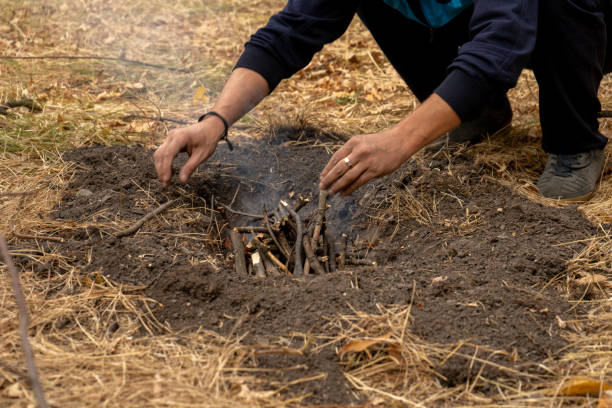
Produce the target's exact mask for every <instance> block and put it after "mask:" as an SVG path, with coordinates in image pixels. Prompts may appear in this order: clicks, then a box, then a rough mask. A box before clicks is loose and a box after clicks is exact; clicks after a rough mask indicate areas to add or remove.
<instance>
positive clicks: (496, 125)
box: [424, 97, 512, 152]
mask: <svg viewBox="0 0 612 408" xmlns="http://www.w3.org/2000/svg"><path fill="white" fill-rule="evenodd" d="M511 123H512V108H511V107H510V102H509V101H508V98H507V97H504V98H503V99H502V102H501V104H500V105H497V106H488V107H486V108H485V109H484V110H483V112H482V114H481V115H480V116H479V117H478V118H476V119H474V120H471V121H469V122H464V123H462V124H461V125H459V126H457V127H456V128H455V129H453V130H451V131H450V132H448V133H447V134H445V135H444V136H442V137H441V138H439V139H438V140H435V141H434V142H432V143H431V144H430V145H429V146H427V147H425V149H424V150H425V151H426V152H436V151H438V150H440V149H441V148H443V147H446V146H449V147H452V146H457V145H460V144H463V143H467V144H475V143H480V142H482V141H483V140H484V139H486V138H487V137H489V136H493V135H497V134H501V133H506V132H508V131H510V124H511Z"/></svg>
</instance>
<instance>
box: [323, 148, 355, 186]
mask: <svg viewBox="0 0 612 408" xmlns="http://www.w3.org/2000/svg"><path fill="white" fill-rule="evenodd" d="M349 143H350V141H349V142H347V143H346V144H345V145H344V146H342V147H341V148H340V149H338V151H337V152H336V153H334V155H333V156H332V157H331V159H329V161H328V162H327V165H326V166H325V168H324V169H323V171H322V172H321V179H323V178H325V177H326V176H327V175H328V174H329V172H330V171H331V169H333V168H334V167H335V166H336V164H338V162H339V161H340V160H342V159H344V158H345V157H347V156H348V155H349V154H350V153H351V151H352V150H353V149H352V146H351V145H349Z"/></svg>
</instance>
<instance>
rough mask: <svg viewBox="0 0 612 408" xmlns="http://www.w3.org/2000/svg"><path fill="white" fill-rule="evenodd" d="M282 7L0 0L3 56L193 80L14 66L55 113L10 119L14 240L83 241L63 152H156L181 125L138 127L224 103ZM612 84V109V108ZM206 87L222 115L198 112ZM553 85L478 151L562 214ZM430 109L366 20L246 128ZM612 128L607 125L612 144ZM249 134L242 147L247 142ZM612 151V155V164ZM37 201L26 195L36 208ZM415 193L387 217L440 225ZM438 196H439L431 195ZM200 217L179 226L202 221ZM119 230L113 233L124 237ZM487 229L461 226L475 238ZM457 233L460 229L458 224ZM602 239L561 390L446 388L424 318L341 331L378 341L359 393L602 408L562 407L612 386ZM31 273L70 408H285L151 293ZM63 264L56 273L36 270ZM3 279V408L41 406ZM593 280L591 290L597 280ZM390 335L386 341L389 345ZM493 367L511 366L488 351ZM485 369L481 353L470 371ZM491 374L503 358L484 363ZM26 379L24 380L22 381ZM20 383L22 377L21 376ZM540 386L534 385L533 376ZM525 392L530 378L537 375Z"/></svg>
mask: <svg viewBox="0 0 612 408" xmlns="http://www.w3.org/2000/svg"><path fill="white" fill-rule="evenodd" d="M282 5H283V1H281V0H254V1H250V2H248V3H246V4H245V2H242V1H238V0H212V1H208V0H207V1H205V2H202V1H195V0H180V1H178V2H167V1H161V0H154V1H152V2H151V1H149V2H144V1H131V2H119V1H112V2H107V1H102V0H79V1H77V0H52V1H49V2H39V1H35V0H25V1H22V2H14V1H9V0H0V6H1V9H2V12H1V13H0V44H1V45H2V48H3V54H4V55H13V56H33V55H35V56H43V55H90V56H91V55H98V56H111V57H121V58H127V59H131V60H138V61H142V62H146V63H150V64H156V65H160V66H164V67H170V68H179V69H182V70H186V72H182V71H177V70H172V69H165V68H156V67H149V66H143V65H138V64H133V63H126V62H122V61H101V60H95V59H90V60H44V59H43V60H0V73H1V75H0V102H3V101H6V100H11V99H17V98H20V97H22V96H29V97H32V98H34V99H35V100H36V101H38V102H39V103H40V104H41V105H42V106H43V111H42V112H41V113H34V112H30V111H28V110H27V109H13V110H12V112H11V116H0V232H1V233H2V234H6V235H7V236H8V237H9V238H10V237H11V232H13V231H16V232H20V233H27V234H38V235H48V236H51V235H54V234H55V233H57V232H58V231H61V230H62V229H73V228H75V227H83V226H85V225H87V223H89V222H93V221H92V220H82V222H81V223H80V224H78V225H76V224H71V223H65V222H60V221H56V220H53V219H51V217H50V216H49V211H50V210H51V209H52V208H53V206H54V205H55V204H56V203H57V202H58V200H59V198H60V197H61V195H62V193H63V191H64V189H65V188H66V186H67V184H68V182H69V180H70V176H71V169H70V167H69V166H68V165H67V164H65V163H64V162H63V161H62V160H61V158H60V153H61V152H62V151H64V150H69V149H72V148H75V147H79V146H83V145H89V144H92V143H100V144H115V143H121V144H133V143H141V144H145V145H148V146H153V145H155V144H157V143H158V142H159V141H160V140H161V139H162V137H163V135H164V133H165V130H166V128H167V126H166V125H165V124H163V123H159V122H155V121H150V120H143V119H137V120H127V119H125V116H126V115H128V114H137V115H144V116H151V117H159V116H165V117H172V118H176V119H180V120H186V121H190V120H193V119H194V118H195V117H197V115H198V113H200V112H201V111H203V110H205V109H206V108H207V107H209V106H210V103H211V102H212V101H213V100H214V97H215V95H216V94H217V93H218V92H219V90H220V87H221V84H222V83H223V79H224V78H225V77H226V76H227V74H228V73H229V71H230V70H231V67H232V64H233V62H234V61H235V60H236V58H237V57H238V56H239V54H240V52H241V49H242V44H243V43H244V41H246V39H247V38H248V36H249V34H250V33H251V32H253V31H254V29H255V28H256V27H257V26H259V25H261V24H262V23H263V22H264V21H265V20H266V18H267V16H268V15H269V14H271V13H272V12H273V11H274V10H277V9H279V8H280V7H282ZM609 81H610V80H606V82H605V84H604V86H603V87H602V93H601V98H602V101H603V104H604V106H606V107H610V106H612V93H611V92H612V91H611V89H612V87H610V86H609ZM199 87H204V88H206V90H207V96H208V97H209V98H210V101H209V102H206V101H205V100H199V101H195V103H194V101H193V100H192V95H193V93H194V91H195V90H196V89H197V88H199ZM536 95H537V85H536V84H535V81H534V79H533V76H532V75H531V74H529V73H526V74H524V75H523V76H522V78H521V81H520V83H519V86H518V87H517V88H516V89H515V90H513V91H512V92H511V99H512V102H513V107H514V112H515V121H514V127H515V130H514V131H513V133H512V135H511V136H510V137H506V138H503V139H502V138H492V139H491V140H490V141H488V142H487V143H483V144H481V145H480V146H478V147H476V148H473V149H471V150H470V152H471V154H473V155H474V159H475V160H476V161H477V162H479V163H481V164H483V165H484V166H485V167H486V168H488V169H489V171H490V175H491V177H493V178H494V179H496V180H499V182H500V183H503V184H505V185H507V186H509V187H510V188H512V189H514V190H515V191H516V192H517V193H518V194H522V195H524V196H527V197H528V198H529V199H532V200H536V201H539V202H542V203H543V204H546V205H558V204H557V203H554V202H548V201H545V200H542V199H540V198H538V197H537V195H536V194H534V193H533V189H532V187H533V183H534V182H535V180H536V179H537V175H538V172H539V170H541V168H542V167H543V164H544V160H545V156H544V154H543V152H542V151H541V150H540V149H539V147H538V145H539V128H538V118H537V98H536ZM415 106H416V100H415V98H414V97H413V96H412V95H411V94H410V92H409V91H408V90H407V89H406V87H405V86H404V85H403V83H402V82H401V80H400V79H399V77H398V76H397V74H396V73H395V72H394V71H393V69H392V67H391V66H390V65H389V64H388V63H387V62H386V61H385V59H384V57H383V56H382V54H381V53H380V51H378V49H377V48H376V47H375V46H374V44H373V41H372V40H371V38H370V37H369V35H368V34H367V33H366V30H364V29H363V27H362V26H361V25H360V24H359V23H358V22H355V23H354V24H353V25H352V27H351V29H350V30H349V32H348V33H347V35H345V36H343V37H342V38H341V39H340V40H339V41H337V42H336V43H334V44H332V45H330V46H327V47H326V48H325V49H324V50H323V51H322V52H321V53H320V54H318V55H317V56H316V57H315V59H314V60H313V62H312V63H311V64H310V65H309V66H308V67H307V68H306V69H305V70H303V71H301V72H300V73H298V74H297V75H296V77H294V78H293V79H291V80H288V81H284V82H283V83H282V84H281V85H280V86H279V88H278V89H277V91H276V92H275V94H274V95H273V96H271V97H270V98H268V99H267V100H266V101H265V102H264V103H263V104H262V105H261V106H260V108H258V109H257V110H256V111H254V112H253V113H252V114H251V115H249V116H248V117H247V118H245V119H243V123H242V124H243V125H249V124H251V123H256V124H259V125H260V127H261V126H263V125H264V124H266V123H272V124H273V125H274V124H275V123H276V124H278V123H280V119H278V118H286V117H298V118H306V121H305V122H304V123H310V122H311V120H310V118H316V120H317V123H318V126H320V127H325V129H326V130H327V131H331V132H335V133H338V134H345V135H346V134H354V133H359V132H370V131H375V130H378V129H380V128H384V127H387V126H389V125H391V124H393V123H395V122H397V121H398V120H400V119H401V118H403V117H404V116H405V115H406V114H407V113H408V112H410V111H411V110H413V109H414V108H415ZM609 126H610V121H609V120H603V121H602V129H603V131H604V132H609ZM233 132H234V134H236V133H241V131H240V130H234V131H233ZM609 151H610V150H609ZM610 173H611V172H610V166H609V167H608V170H607V173H606V177H605V178H604V179H603V181H602V184H601V187H600V190H599V192H598V193H597V195H596V196H595V197H594V198H593V200H591V201H590V202H589V203H587V204H584V205H582V206H581V207H580V209H581V210H582V211H583V212H584V214H585V215H586V216H587V217H588V218H589V219H591V220H592V221H593V222H595V223H610V221H611V219H610V214H612V178H611V177H610ZM22 193H25V194H22ZM427 197H429V198H428V199H427V200H423V197H418V196H415V195H414V194H409V193H408V192H406V191H403V192H401V194H400V193H399V192H398V194H395V195H393V196H390V197H389V202H387V203H385V206H386V207H387V208H391V212H392V213H393V215H398V220H400V222H401V217H412V218H417V219H419V220H421V221H422V222H424V223H430V222H434V221H435V222H439V221H440V220H437V221H436V199H435V196H427ZM431 197H433V198H431ZM192 215H193V214H191V215H190V212H189V209H183V211H182V212H181V213H180V214H175V217H176V219H173V221H176V222H181V221H180V220H181V217H183V218H184V217H187V218H188V217H190V216H192ZM118 221H119V222H120V220H112V222H111V221H109V222H108V223H105V224H103V225H98V226H102V227H103V228H104V229H106V228H108V229H109V230H112V229H116V223H117V222H118ZM473 221H475V220H472V219H469V218H466V219H465V220H453V222H452V223H451V224H452V225H451V227H453V228H457V229H458V231H460V228H462V225H463V224H462V223H466V222H467V224H465V225H464V227H465V228H469V227H470V225H471V224H470V223H471V222H473ZM441 222H444V220H441ZM606 228H609V227H604V226H602V227H601V233H600V234H599V236H598V237H595V238H594V239H592V240H591V241H590V242H589V243H588V245H587V247H586V248H585V250H584V251H583V252H582V253H581V254H578V255H577V256H576V257H575V259H573V260H572V261H571V262H570V263H569V265H568V273H567V275H566V284H565V289H566V293H567V296H569V297H570V298H571V299H574V300H575V302H576V303H580V304H581V305H582V306H584V308H585V309H586V310H587V311H588V312H587V313H585V314H584V315H583V316H581V317H580V318H579V319H577V320H576V321H574V322H566V323H567V330H566V336H567V338H568V339H569V340H570V342H571V345H570V346H569V347H568V348H567V350H565V351H564V352H563V353H562V354H561V355H560V356H559V358H558V359H557V360H555V361H548V362H544V363H543V364H545V366H546V368H547V370H548V372H549V375H547V376H542V377H541V378H535V379H534V378H530V377H526V378H530V381H529V382H528V385H526V384H527V383H521V382H518V383H514V384H505V383H496V384H494V385H495V387H497V388H496V389H497V390H498V392H497V393H496V394H495V395H490V396H484V395H481V394H479V393H478V391H477V385H478V384H479V382H482V381H494V379H485V378H476V379H475V380H474V381H473V382H470V383H468V384H466V385H464V386H461V387H457V388H452V389H449V388H445V387H444V386H442V385H441V382H440V379H439V377H438V376H437V375H436V373H435V372H434V371H433V370H432V368H431V367H432V366H433V365H435V364H436V363H439V362H440V361H443V360H444V359H445V358H447V357H449V355H450V354H452V353H453V352H454V351H455V354H456V347H454V346H453V345H446V346H440V345H433V344H428V343H426V342H424V341H423V340H422V339H419V338H418V337H416V336H414V335H413V334H411V332H410V309H409V308H407V307H403V308H391V309H384V308H381V309H380V313H378V314H374V315H366V314H363V313H360V312H359V311H355V313H354V314H352V315H350V316H338V317H335V318H333V319H332V321H331V322H330V324H331V325H332V326H333V327H336V328H337V330H338V333H339V335H338V336H337V337H335V338H333V339H327V340H328V341H331V342H335V343H336V344H338V346H340V345H342V344H346V343H347V342H349V343H350V341H352V340H355V339H377V343H376V345H374V346H373V348H372V349H371V350H367V352H365V353H362V354H350V353H347V354H345V355H343V356H342V361H343V363H344V364H345V365H346V368H347V378H348V379H349V381H350V382H351V383H352V384H353V385H354V386H355V387H356V388H357V389H359V390H361V391H362V392H364V393H365V394H366V395H368V396H369V397H370V402H371V403H372V404H380V405H383V406H396V405H406V406H432V405H442V406H461V405H465V406H508V407H521V406H551V407H557V406H584V407H588V406H595V403H596V402H595V400H594V399H589V398H588V397H587V398H569V397H563V396H560V395H559V389H560V387H561V385H562V384H563V383H564V381H565V380H566V379H567V378H568V377H572V376H578V375H584V376H589V377H591V378H594V379H605V378H608V379H609V378H611V377H612V368H611V367H610V366H611V364H610V362H611V361H612V354H611V351H610V347H609V344H610V342H611V341H612V325H610V321H611V317H612V299H611V298H610V293H611V292H612V290H611V289H610V282H612V239H611V237H610V231H609V230H607V229H606ZM13 253H14V255H15V256H19V257H21V258H22V259H27V260H29V262H30V263H29V266H28V267H27V268H26V269H25V270H24V271H23V273H22V275H21V276H22V283H23V285H24V287H25V288H26V297H27V300H28V306H29V308H30V314H31V317H32V322H31V326H30V327H31V329H30V334H31V336H32V342H33V346H34V350H35V353H36V356H37V361H38V364H39V367H40V371H41V376H42V378H43V381H44V383H43V386H44V388H45V390H46V391H47V393H48V397H49V400H50V401H51V402H52V404H54V405H55V406H62V407H64V406H65V407H70V406H75V407H76V406H78V407H83V406H111V407H112V406H122V407H132V406H154V407H164V406H173V407H174V406H211V407H216V406H219V407H221V406H230V405H231V406H237V407H240V406H283V405H285V404H289V403H299V401H294V402H283V401H281V400H280V398H279V396H278V394H276V393H275V392H274V390H272V391H270V390H269V388H267V387H266V384H261V383H260V381H258V379H257V376H256V371H253V370H255V369H254V367H251V366H250V360H249V353H250V350H249V349H247V348H244V347H242V346H240V344H239V340H238V339H231V338H221V337H219V336H218V335H216V334H214V333H211V332H201V331H200V332H196V333H186V334H185V333H172V332H171V331H170V330H169V329H168V328H167V327H164V326H162V325H160V324H159V323H158V322H156V321H154V320H153V319H152V317H151V315H150V314H149V313H148V312H147V310H148V308H150V307H155V304H153V303H152V302H151V301H150V300H147V299H144V298H142V297H141V296H140V295H139V294H138V293H139V292H138V290H136V288H129V287H122V286H120V285H117V284H114V283H112V282H109V281H107V280H104V279H103V278H102V277H98V279H97V282H96V279H95V277H94V278H93V279H92V278H85V277H83V276H80V273H79V270H77V269H74V268H73V267H72V266H71V263H72V261H71V260H70V259H67V258H65V257H64V256H62V255H61V254H57V253H45V252H44V250H42V248H39V249H38V250H36V251H34V250H27V251H24V250H19V249H15V250H14V251H13ZM41 263H46V264H49V265H53V266H54V271H53V272H52V273H50V274H49V275H48V276H39V275H37V274H36V273H35V272H34V271H35V270H36V265H37V264H41ZM1 271H2V274H1V276H2V279H1V280H0V333H1V334H2V336H0V339H1V340H0V344H1V347H0V363H2V365H0V405H2V406H5V405H6V406H9V405H10V406H16V407H19V406H23V407H25V406H31V404H32V403H33V399H32V398H33V397H32V395H31V393H30V391H29V389H28V388H27V387H26V386H25V383H24V381H22V380H21V379H20V377H19V375H20V374H19V372H20V370H21V368H20V367H22V366H23V364H22V362H21V357H20V356H21V352H20V346H19V343H18V336H17V333H16V319H15V313H16V308H15V306H14V304H13V300H12V295H11V292H10V287H9V284H8V280H7V279H6V273H5V271H4V269H1ZM581 279H582V280H581ZM381 337H382V338H383V339H382V340H381ZM482 351H483V352H484V353H483V355H485V356H490V355H492V354H495V353H500V352H502V351H495V350H482ZM470 357H471V356H466V358H470ZM485 359H486V357H485ZM7 365H8V366H9V367H13V368H15V369H16V370H12V369H7V368H6V366H7ZM13 371H16V373H15V372H13ZM527 374H529V373H528V372H527ZM518 378H523V377H521V376H520V375H519V376H518Z"/></svg>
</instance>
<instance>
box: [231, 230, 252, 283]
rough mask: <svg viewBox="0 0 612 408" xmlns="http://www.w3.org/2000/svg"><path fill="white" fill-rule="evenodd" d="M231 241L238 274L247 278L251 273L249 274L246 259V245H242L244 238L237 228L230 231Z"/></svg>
mask: <svg viewBox="0 0 612 408" xmlns="http://www.w3.org/2000/svg"><path fill="white" fill-rule="evenodd" d="M230 240H231V241H232V247H233V248H234V259H235V263H236V273H238V275H243V276H247V275H248V274H249V273H248V272H247V266H246V259H245V257H244V244H243V243H242V236H241V235H240V233H239V232H238V229H237V228H234V229H233V230H232V231H230Z"/></svg>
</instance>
